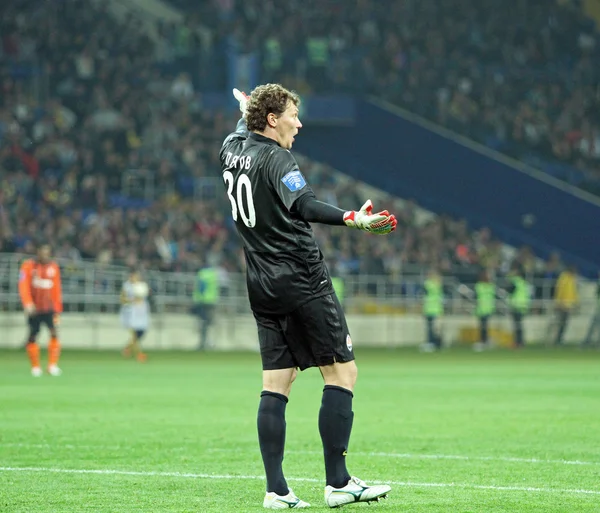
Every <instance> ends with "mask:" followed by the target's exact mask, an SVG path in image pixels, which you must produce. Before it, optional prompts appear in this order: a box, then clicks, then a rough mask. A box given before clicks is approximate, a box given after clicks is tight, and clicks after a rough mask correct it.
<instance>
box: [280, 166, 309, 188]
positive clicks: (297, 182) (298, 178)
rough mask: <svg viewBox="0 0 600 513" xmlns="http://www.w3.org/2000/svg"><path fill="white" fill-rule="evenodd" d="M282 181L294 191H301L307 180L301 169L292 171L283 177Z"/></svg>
mask: <svg viewBox="0 0 600 513" xmlns="http://www.w3.org/2000/svg"><path fill="white" fill-rule="evenodd" d="M281 181H282V182H283V183H284V184H285V186H286V187H287V188H288V189H289V190H290V191H292V192H296V191H299V190H301V189H303V188H304V187H305V186H306V180H305V179H304V176H302V173H301V172H300V170H299V169H295V170H294V171H290V172H289V173H288V174H287V175H285V176H284V177H283V178H282V179H281Z"/></svg>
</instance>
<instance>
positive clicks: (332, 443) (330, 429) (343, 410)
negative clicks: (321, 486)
mask: <svg viewBox="0 0 600 513" xmlns="http://www.w3.org/2000/svg"><path fill="white" fill-rule="evenodd" d="M352 397H353V395H352V392H350V390H348V389H346V388H342V387H338V386H334V385H325V388H323V401H322V402H321V410H320V411H319V433H320V434H321V440H322V441H323V453H324V455H325V475H326V483H327V484H328V485H330V486H333V487H334V488H343V487H344V486H346V485H347V484H348V480H349V479H350V474H349V473H348V469H347V468H346V453H347V451H348V443H349V442H350V433H351V431H352V420H353V419H354V413H353V412H352Z"/></svg>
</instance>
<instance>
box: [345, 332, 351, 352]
mask: <svg viewBox="0 0 600 513" xmlns="http://www.w3.org/2000/svg"><path fill="white" fill-rule="evenodd" d="M346 347H347V348H348V351H352V339H351V338H350V334H348V335H346Z"/></svg>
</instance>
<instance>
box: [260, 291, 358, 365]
mask: <svg viewBox="0 0 600 513" xmlns="http://www.w3.org/2000/svg"><path fill="white" fill-rule="evenodd" d="M254 317H255V318H256V324H257V325H258V340H259V343H260V354H261V357H262V365H263V370H276V369H289V368H292V367H299V368H300V370H304V369H308V368H309V367H321V366H323V365H331V364H333V363H335V362H350V361H352V360H354V353H353V351H352V339H351V338H350V332H349V330H348V324H347V323H346V316H345V315H344V311H343V310H342V306H341V305H340V302H339V301H338V299H337V296H336V295H335V294H328V295H326V296H321V297H318V298H315V299H312V300H311V301H309V302H308V303H306V304H304V305H302V306H300V307H299V308H297V309H296V310H294V311H293V312H290V313H287V314H279V315H275V314H259V313H256V312H254Z"/></svg>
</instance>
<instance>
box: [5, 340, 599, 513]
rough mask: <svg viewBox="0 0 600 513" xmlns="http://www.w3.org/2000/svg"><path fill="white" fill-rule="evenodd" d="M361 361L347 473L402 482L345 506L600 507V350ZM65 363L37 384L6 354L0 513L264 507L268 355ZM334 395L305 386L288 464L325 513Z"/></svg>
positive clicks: (21, 362)
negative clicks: (323, 415)
mask: <svg viewBox="0 0 600 513" xmlns="http://www.w3.org/2000/svg"><path fill="white" fill-rule="evenodd" d="M357 353H358V354H357V361H358V364H359V381H358V386H357V389H356V393H355V400H354V411H355V423H354V430H353V436H352V440H351V447H350V453H349V455H348V463H349V468H350V470H351V472H352V473H353V474H356V475H357V476H359V477H361V478H363V479H365V480H367V481H368V480H371V481H375V480H376V481H385V482H392V483H395V484H392V488H393V489H392V492H391V493H390V496H389V498H388V499H387V500H386V501H383V502H381V503H379V504H377V505H374V506H370V507H369V506H368V505H366V504H356V505H352V506H348V508H351V509H355V510H357V511H359V510H362V511H366V510H367V508H369V509H368V511H382V512H383V511H390V512H391V511H398V512H400V511H403V512H404V511H406V512H445V513H448V512H463V513H464V512H487V513H489V512H497V511H498V512H499V511H506V512H508V511H510V512H519V513H526V512H534V511H535V512H540V511H543V512H569V513H572V512H600V479H599V478H600V444H599V443H598V441H599V437H600V435H599V431H598V427H599V426H600V371H599V366H600V354H599V353H597V352H579V351H576V350H568V349H563V350H558V351H556V350H554V351H552V350H546V349H528V350H525V351H523V352H519V353H513V352H508V351H499V352H491V353H484V354H472V353H470V352H466V351H461V350H456V351H450V352H446V353H442V354H433V355H429V354H426V355H422V354H419V353H416V352H415V351H414V350H410V351H408V350H398V351H370V350H362V351H361V350H359V351H357ZM61 366H62V367H63V369H64V371H65V373H64V375H63V376H62V377H60V378H52V377H50V376H48V375H44V376H43V377H42V378H38V379H35V378H32V377H31V376H30V375H29V369H28V366H27V363H26V356H25V354H24V353H21V352H16V351H13V352H9V351H3V352H0V511H2V512H4V513H9V512H10V513H13V512H36V513H45V512H80V511H98V512H119V513H123V512H127V513H129V512H142V511H143V512H178V513H181V512H213V511H214V512H220V513H226V512H230V511H231V512H233V511H235V512H240V511H248V512H250V511H263V509H262V499H263V495H264V481H263V480H262V477H261V476H262V474H263V469H262V463H261V460H260V455H259V452H258V447H257V442H256V429H255V417H256V408H257V404H258V396H259V392H260V389H261V386H260V376H261V374H260V363H259V357H258V355H257V354H196V353H194V354H189V353H151V354H150V359H149V362H148V363H147V364H144V365H140V364H137V363H136V362H133V361H125V360H122V359H121V358H120V356H119V355H117V354H110V353H95V352H69V351H66V352H65V354H64V357H63V360H62V362H61ZM321 389H322V382H321V379H320V376H319V375H318V371H316V370H310V371H306V372H304V373H302V374H301V375H300V376H299V379H298V380H297V381H296V383H295V385H294V389H293V391H292V395H291V399H290V403H289V405H288V409H287V423H288V434H287V439H288V444H287V453H286V459H285V462H284V469H285V471H286V475H287V476H288V479H289V484H290V485H291V486H292V487H293V488H294V491H295V492H296V493H297V494H298V495H299V496H300V497H301V498H303V499H304V500H307V501H309V502H311V503H312V505H313V508H312V509H314V510H317V511H319V510H320V511H325V510H328V508H325V507H324V503H323V486H324V483H323V481H322V479H323V475H324V469H323V461H322V456H321V450H320V439H319V435H318V430H317V415H318V411H319V406H320V397H321ZM370 453H376V454H370ZM236 476H243V477H241V478H237V477H236Z"/></svg>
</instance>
